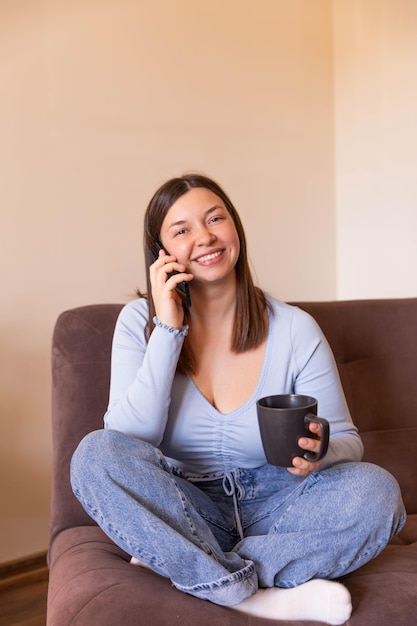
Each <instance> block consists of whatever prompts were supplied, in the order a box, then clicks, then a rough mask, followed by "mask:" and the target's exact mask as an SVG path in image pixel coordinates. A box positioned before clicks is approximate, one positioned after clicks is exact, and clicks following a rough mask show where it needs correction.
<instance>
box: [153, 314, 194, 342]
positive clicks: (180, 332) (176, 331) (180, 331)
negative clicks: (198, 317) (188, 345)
mask: <svg viewBox="0 0 417 626" xmlns="http://www.w3.org/2000/svg"><path fill="white" fill-rule="evenodd" d="M152 321H153V323H154V324H155V326H158V327H159V328H163V329H164V330H166V331H168V332H169V333H171V334H173V335H176V336H178V337H186V335H188V324H184V325H183V326H180V327H179V328H174V327H173V326H169V325H168V324H164V322H161V320H159V319H158V318H157V317H156V315H155V316H154V318H153V320H152Z"/></svg>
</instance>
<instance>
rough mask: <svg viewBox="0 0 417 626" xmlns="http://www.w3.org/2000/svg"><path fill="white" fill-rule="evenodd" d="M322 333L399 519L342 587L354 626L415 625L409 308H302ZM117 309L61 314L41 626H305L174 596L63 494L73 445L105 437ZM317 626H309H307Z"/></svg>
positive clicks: (415, 421)
mask: <svg viewBox="0 0 417 626" xmlns="http://www.w3.org/2000/svg"><path fill="white" fill-rule="evenodd" d="M299 306H300V307H301V308H303V309H305V310H306V311H308V312H309V313H310V314H311V315H312V316H313V317H315V318H316V320H317V321H318V323H319V324H320V326H321V327H322V329H323V331H324V333H325V334H326V336H327V338H328V340H329V342H330V345H331V347H332V349H333V352H334V354H335V357H336V361H337V364H338V367H339V370H340V375H341V379H342V383H343V387H344V390H345V393H346V397H347V400H348V403H349V406H350V409H351V412H352V415H353V418H354V421H355V423H356V424H357V426H358V427H359V429H360V432H361V435H362V438H363V442H364V445H365V460H368V461H372V462H375V463H377V464H379V465H382V466H384V467H386V468H387V469H388V470H390V471H391V472H392V473H393V474H394V475H395V476H396V478H397V480H398V481H399V483H400V485H401V488H402V492H403V497H404V501H405V504H406V507H407V511H408V520H407V523H406V526H405V528H404V530H403V531H402V532H401V534H400V535H399V536H398V537H396V538H395V540H394V541H393V542H392V544H390V545H389V546H388V547H387V548H386V549H385V551H384V552H383V553H382V554H381V555H380V556H379V557H377V558H376V559H375V560H373V561H372V562H370V563H368V564H367V565H366V566H364V567H363V568H361V569H360V570H358V571H357V572H354V573H353V574H350V575H349V576H347V577H346V578H345V579H344V580H343V582H344V583H345V584H346V585H347V587H348V588H349V590H350V592H351V594H352V599H353V607H354V610H353V614H352V617H351V619H350V620H349V622H348V624H350V625H351V626H384V625H386V626H392V625H393V624H395V625H396V626H415V625H416V624H417V298H416V299H403V300H368V301H351V302H324V303H320V302H318V303H302V304H299ZM120 308H121V306H120V305H116V304H111V305H92V306H86V307H80V308H77V309H73V310H71V311H66V312H65V313H63V314H62V315H61V316H60V317H59V319H58V321H57V324H56V327H55V332H54V337H53V354H52V369H53V392H52V420H53V446H54V468H53V492H52V512H51V522H50V528H51V540H50V551H49V565H50V582H49V593H48V618H47V624H48V626H68V625H70V624H71V625H74V626H76V625H77V626H81V625H82V626H95V625H97V626H106V625H108V626H133V625H138V624H142V625H144V626H149V625H151V626H168V625H169V626H172V625H173V624H178V625H179V626H213V625H215V626H261V625H262V626H266V625H267V624H275V623H276V624H284V625H286V626H290V625H291V626H295V625H296V624H299V626H302V625H304V626H312V625H313V624H314V622H278V621H277V622H275V621H270V620H264V619H261V618H254V617H249V616H246V615H244V614H242V613H238V612H235V611H233V610H231V609H228V608H224V607H220V606H216V605H214V604H211V603H210V602H205V601H202V600H198V599H196V598H194V597H192V596H188V595H186V594H183V593H181V592H180V591H177V590H176V589H174V588H173V587H172V586H171V584H170V582H169V580H167V579H165V578H162V577H160V576H158V575H156V574H154V573H153V572H151V571H150V570H147V569H143V568H140V567H134V566H132V565H130V564H129V556H128V555H127V554H125V553H124V552H123V551H122V550H120V549H119V548H118V547H117V546H115V545H114V544H113V543H112V541H111V540H110V539H108V538H107V537H106V536H105V535H104V534H103V532H102V531H101V530H100V529H99V528H98V526H96V525H95V523H94V522H93V521H92V520H91V519H90V518H89V517H88V516H87V514H86V513H85V512H84V511H83V509H82V508H81V506H80V504H79V503H78V502H77V501H76V499H75V498H74V496H73V494H72V492H71V488H70V483H69V462H70V458H71V456H72V453H73V451H74V449H75V447H76V445H77V444H78V442H79V441H80V439H81V438H82V437H83V436H84V435H85V434H86V433H88V432H89V431H91V430H94V429H98V428H101V427H102V416H103V413H104V411H105V408H106V404H107V394H108V385H109V358H110V347H111V339H112V333H113V327H114V323H115V320H116V317H117V315H118V313H119V311H120ZM315 623H316V624H317V622H315Z"/></svg>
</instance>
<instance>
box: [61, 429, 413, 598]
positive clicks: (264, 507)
mask: <svg viewBox="0 0 417 626" xmlns="http://www.w3.org/2000/svg"><path fill="white" fill-rule="evenodd" d="M71 481H72V487H73V490H74V493H75V495H76V496H77V498H78V499H79V500H80V502H81V504H82V505H83V507H84V508H85V510H86V511H87V513H88V514H89V515H90V516H91V517H92V518H93V519H94V520H95V521H96V522H97V524H98V525H99V526H100V527H101V528H102V530H103V531H104V532H105V533H106V534H107V535H108V536H109V537H110V538H111V539H112V540H113V541H114V542H115V543H116V544H117V545H118V546H120V547H121V548H122V549H123V550H125V551H126V552H127V553H128V554H130V555H132V556H135V557H136V558H138V559H139V560H140V561H142V562H143V563H144V564H146V565H148V566H149V567H151V568H152V569H153V570H154V571H155V572H158V573H159V574H161V575H162V576H166V577H168V578H169V579H170V580H171V581H172V584H173V585H174V586H175V587H177V588H178V589H180V590H182V591H184V592H186V593H189V594H192V595H194V596H197V597H199V598H203V599H207V600H210V601H211V602H214V603H216V604H221V605H226V606H232V605H234V604H237V603H239V602H241V601H242V600H244V599H245V598H247V597H249V596H250V595H252V594H254V593H255V592H256V590H257V589H258V587H273V586H276V587H294V586H296V585H299V584H301V583H304V582H306V581H308V580H310V579H312V578H325V579H335V578H339V577H340V576H343V575H344V574H347V573H348V572H351V571H352V570H354V569H357V568H359V567H360V566H361V565H363V564H364V563H366V562H367V561H369V560H370V559H372V558H373V557H375V556H376V555H377V554H378V553H379V552H381V550H382V549H383V548H384V547H385V546H386V544H387V543H388V542H389V540H390V539H391V537H392V536H393V535H394V534H396V533H397V532H399V530H400V529H401V527H402V526H403V524H404V521H405V511H404V506H403V503H402V499H401V495H400V490H399V487H398V484H397V482H396V481H395V479H394V478H393V477H392V476H391V475H390V474H389V473H388V472H386V471H385V470H383V469H382V468H380V467H377V466H375V465H371V464H368V463H344V464H340V465H335V466H333V467H331V468H329V469H324V470H322V471H319V472H315V473H313V474H311V475H310V476H308V477H307V478H301V477H297V476H293V475H292V474H290V473H289V472H288V471H287V470H286V469H285V468H279V467H274V466H272V465H268V464H265V465H263V466H261V467H259V468H256V469H236V470H235V471H233V472H231V473H229V474H226V475H225V476H224V477H222V478H211V477H210V476H207V477H204V479H203V480H201V479H199V480H198V479H197V477H196V478H195V479H193V478H192V477H187V478H184V477H183V476H182V475H181V472H180V471H179V470H176V469H175V468H172V467H170V466H169V465H168V463H167V462H166V460H165V458H164V456H163V455H162V453H161V452H160V451H159V450H158V449H157V448H155V447H153V446H152V445H150V444H148V443H145V442H143V441H141V440H139V439H136V438H134V437H130V436H128V435H124V434H122V433H120V432H117V431H114V430H100V431H95V432H93V433H90V434H89V435H87V436H86V437H85V438H84V439H83V441H82V442H81V443H80V445H79V446H78V448H77V450H76V452H75V454H74V456H73V459H72V463H71Z"/></svg>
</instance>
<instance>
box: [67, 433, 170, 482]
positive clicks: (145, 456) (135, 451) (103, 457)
mask: <svg viewBox="0 0 417 626" xmlns="http://www.w3.org/2000/svg"><path fill="white" fill-rule="evenodd" d="M163 461H164V458H163V456H162V454H161V453H160V452H159V450H158V449H157V448H155V447H154V446H152V445H151V444H149V443H147V442H145V441H142V440H141V439H137V438H136V437H132V436H130V435H126V434H124V433H121V432H119V431H117V430H110V429H101V430H96V431H93V432H90V433H88V435H86V436H85V437H84V438H83V439H82V440H81V441H80V443H79V444H78V446H77V448H76V450H75V452H74V454H73V456H72V459H71V467H70V474H71V483H72V484H73V485H74V483H77V484H79V485H80V484H82V483H83V482H84V480H85V481H86V482H87V483H90V482H92V481H93V480H94V478H95V477H96V478H97V479H99V480H100V479H101V478H102V477H104V476H110V477H115V476H119V475H122V474H124V473H125V474H129V473H130V472H131V471H133V470H134V469H137V466H138V465H141V464H142V463H151V464H161V463H162V462H163ZM133 465H135V466H136V467H133Z"/></svg>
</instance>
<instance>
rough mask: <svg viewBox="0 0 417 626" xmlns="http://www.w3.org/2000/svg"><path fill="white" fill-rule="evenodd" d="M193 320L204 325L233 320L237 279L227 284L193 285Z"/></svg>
mask: <svg viewBox="0 0 417 626" xmlns="http://www.w3.org/2000/svg"><path fill="white" fill-rule="evenodd" d="M193 287H194V288H193V291H192V296H191V297H192V301H193V305H192V307H191V310H190V314H191V320H192V321H196V322H197V321H198V322H200V323H204V324H211V323H216V324H217V323H218V321H219V320H221V321H223V323H224V321H225V320H227V319H230V318H231V319H233V318H234V313H235V309H236V277H235V275H232V276H231V280H229V281H228V283H227V284H225V283H224V282H223V283H222V284H219V285H202V284H200V285H195V286H194V285H193Z"/></svg>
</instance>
